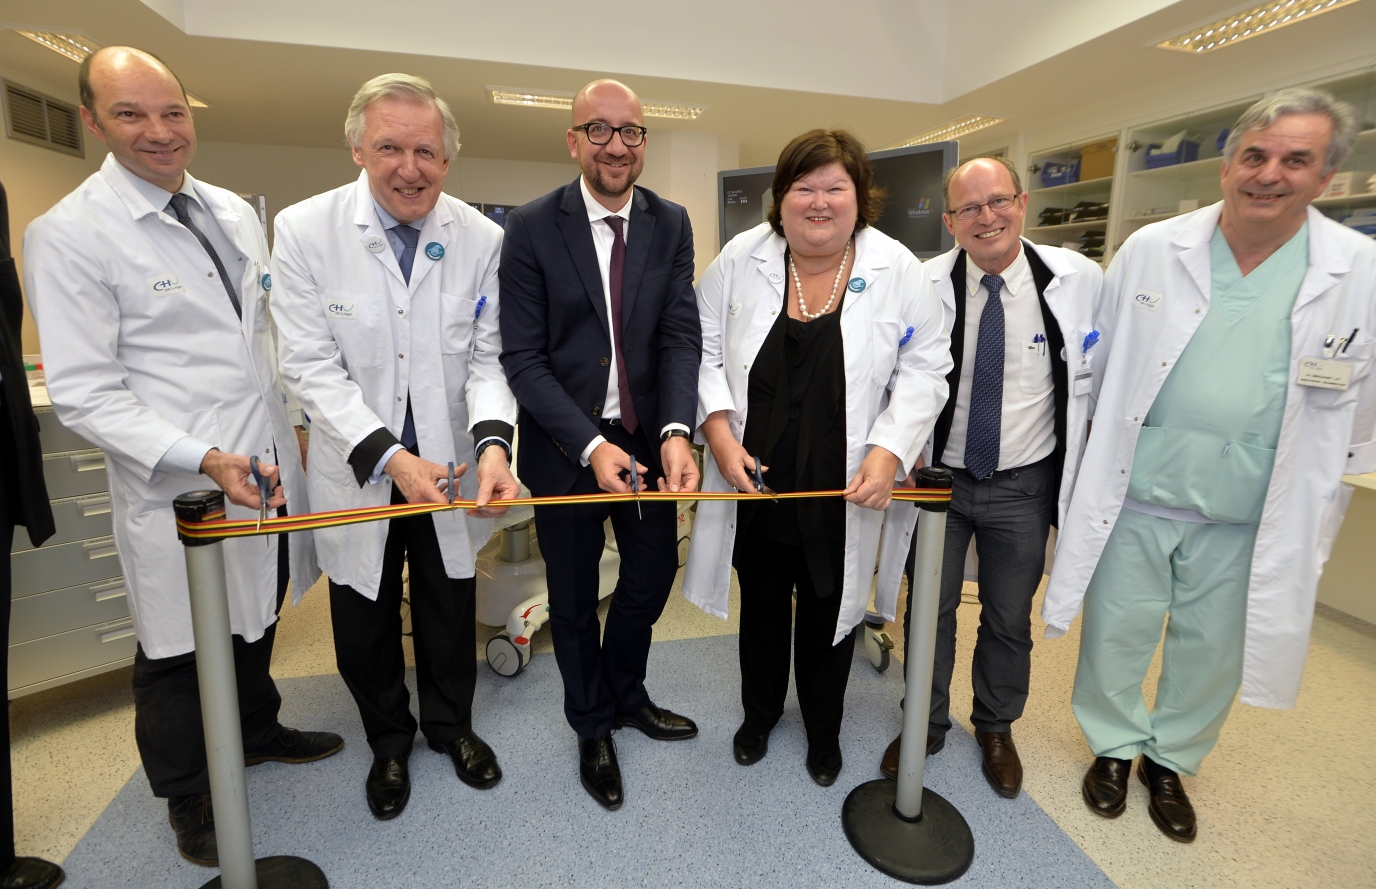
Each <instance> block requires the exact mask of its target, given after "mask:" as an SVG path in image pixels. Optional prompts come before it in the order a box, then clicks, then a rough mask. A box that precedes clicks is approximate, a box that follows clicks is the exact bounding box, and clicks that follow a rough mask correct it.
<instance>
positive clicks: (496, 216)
mask: <svg viewBox="0 0 1376 889" xmlns="http://www.w3.org/2000/svg"><path fill="white" fill-rule="evenodd" d="M516 206H517V205H516V204H483V206H482V210H483V215H484V216H486V217H487V218H488V219H491V220H492V221H493V222H495V223H497V224H498V225H500V226H501V227H502V228H506V214H508V213H510V212H511V211H512V210H515V209H516Z"/></svg>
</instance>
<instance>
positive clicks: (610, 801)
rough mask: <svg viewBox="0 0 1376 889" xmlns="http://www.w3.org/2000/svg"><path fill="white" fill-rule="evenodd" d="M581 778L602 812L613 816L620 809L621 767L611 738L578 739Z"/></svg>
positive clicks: (585, 788) (621, 798)
mask: <svg viewBox="0 0 1376 889" xmlns="http://www.w3.org/2000/svg"><path fill="white" fill-rule="evenodd" d="M578 778H579V780H581V781H582V782H583V789H584V790H586V791H587V792H588V795H589V796H591V797H592V798H593V799H595V800H597V803H598V805H600V806H602V808H604V809H610V810H611V811H613V812H615V811H616V810H617V809H619V808H621V803H622V802H623V801H624V798H623V797H622V795H621V765H620V764H619V763H618V762H617V761H616V744H614V743H613V742H612V736H611V735H603V736H602V737H600V738H593V739H592V740H588V739H586V738H579V739H578Z"/></svg>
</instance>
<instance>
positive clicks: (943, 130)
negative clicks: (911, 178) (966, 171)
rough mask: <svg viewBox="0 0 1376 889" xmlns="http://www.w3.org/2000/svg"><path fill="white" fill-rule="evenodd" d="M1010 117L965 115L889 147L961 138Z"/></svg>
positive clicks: (906, 146)
mask: <svg viewBox="0 0 1376 889" xmlns="http://www.w3.org/2000/svg"><path fill="white" fill-rule="evenodd" d="M1007 119H1008V118H1006V117H992V116H990V115H988V114H969V115H966V116H965V117H958V118H956V119H955V120H950V121H947V122H946V123H944V124H942V125H941V126H938V127H933V128H932V129H930V130H926V131H925V132H921V133H918V134H917V135H916V136H909V137H908V138H907V139H903V140H902V141H899V142H895V143H894V144H893V145H890V146H889V148H908V147H910V146H913V145H926V144H927V143H928V142H943V141H945V140H947V139H959V138H960V137H961V136H965V135H968V134H970V133H973V132H975V131H976V130H982V129H984V128H985V127H992V126H993V125H994V124H999V123H1003V122H1004V121H1005V120H1007Z"/></svg>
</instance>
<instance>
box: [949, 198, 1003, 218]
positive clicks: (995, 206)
mask: <svg viewBox="0 0 1376 889" xmlns="http://www.w3.org/2000/svg"><path fill="white" fill-rule="evenodd" d="M1017 202H1018V196H1017V195H1015V194H996V195H994V196H993V197H992V198H990V199H989V200H987V201H985V202H984V203H982V204H966V205H965V206H964V207H958V208H956V209H955V210H952V211H951V215H952V216H954V217H955V218H957V219H963V220H970V219H974V218H975V217H976V216H978V215H979V211H981V210H983V209H984V208H985V207H988V208H989V209H990V210H992V211H993V212H995V213H998V212H1000V211H1003V210H1007V209H1008V208H1009V207H1012V206H1013V205H1014V204H1016V203H1017Z"/></svg>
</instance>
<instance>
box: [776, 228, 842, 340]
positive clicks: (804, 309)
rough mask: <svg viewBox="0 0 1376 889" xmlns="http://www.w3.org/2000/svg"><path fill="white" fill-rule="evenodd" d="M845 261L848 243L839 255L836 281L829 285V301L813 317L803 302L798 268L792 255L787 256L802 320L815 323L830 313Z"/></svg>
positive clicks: (839, 286)
mask: <svg viewBox="0 0 1376 889" xmlns="http://www.w3.org/2000/svg"><path fill="white" fill-rule="evenodd" d="M847 259H850V241H846V252H845V253H843V254H841V266H840V268H838V269H837V270H836V280H835V281H834V282H833V283H832V285H831V299H829V300H827V304H826V305H824V306H822V311H820V312H818V313H817V314H815V315H814V314H812V313H811V312H809V311H808V310H807V304H806V303H804V302H803V281H802V279H801V278H799V277H798V267H797V266H796V265H794V264H793V255H792V254H789V257H788V270H789V271H791V272H792V273H793V284H794V286H795V287H797V289H798V311H799V312H802V313H803V317H804V318H806V319H807V320H809V321H816V320H817V319H818V318H820V317H822V316H823V315H825V314H826V313H827V312H830V311H831V307H832V304H833V303H835V302H836V294H837V292H838V291H839V290H840V289H841V274H842V273H843V272H844V271H845V270H846V260H847Z"/></svg>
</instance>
